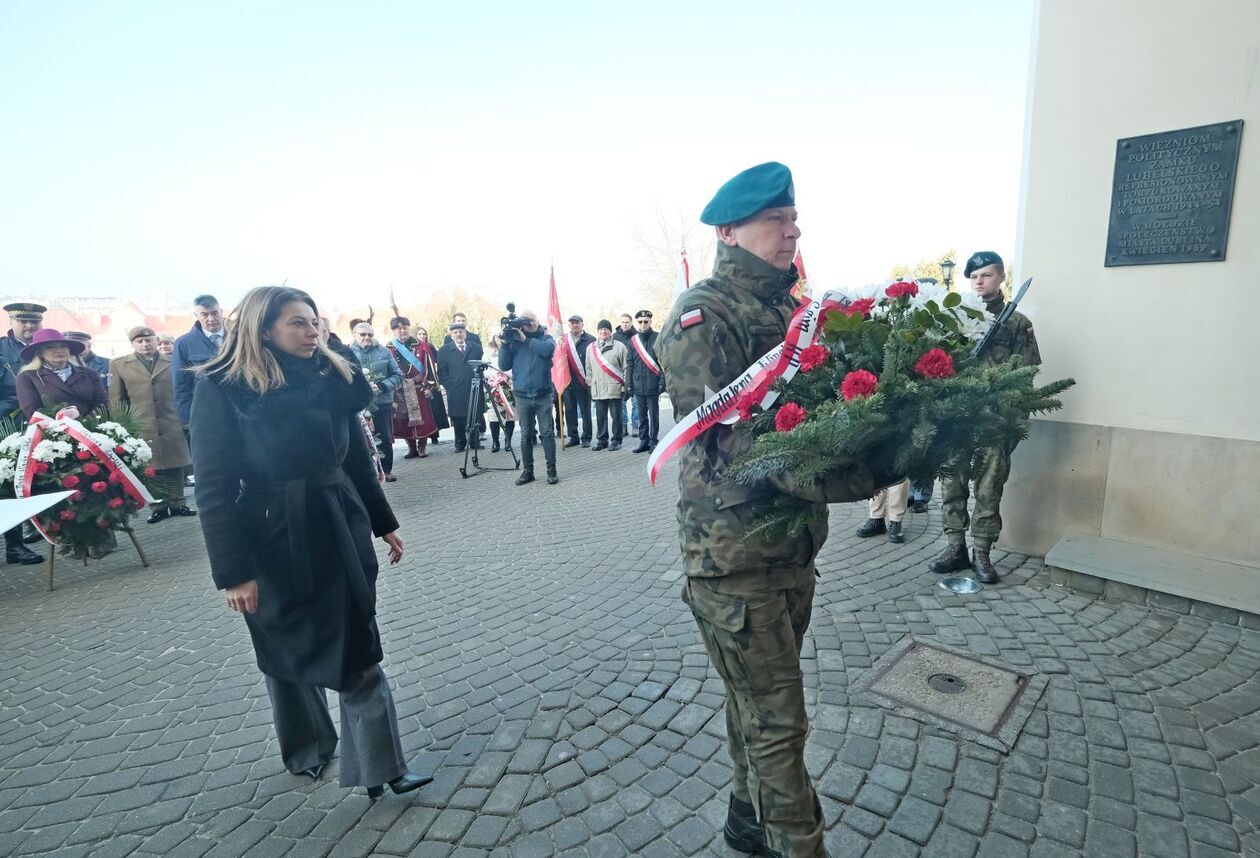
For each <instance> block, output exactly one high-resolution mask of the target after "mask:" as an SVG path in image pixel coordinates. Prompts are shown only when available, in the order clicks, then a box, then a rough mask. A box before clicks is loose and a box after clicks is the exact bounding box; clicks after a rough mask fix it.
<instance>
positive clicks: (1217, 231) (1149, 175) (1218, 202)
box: [1105, 119, 1243, 267]
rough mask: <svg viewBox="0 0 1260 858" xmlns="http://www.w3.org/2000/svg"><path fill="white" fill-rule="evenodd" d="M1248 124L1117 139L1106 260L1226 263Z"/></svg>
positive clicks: (1108, 262) (1117, 262)
mask: <svg viewBox="0 0 1260 858" xmlns="http://www.w3.org/2000/svg"><path fill="white" fill-rule="evenodd" d="M1242 126H1243V122H1242V120H1241V119H1236V120H1234V121H1233V122H1221V123H1218V124H1216V125H1203V126H1201V127H1199V128H1183V129H1182V130H1180V131H1165V132H1163V133H1160V134H1147V135H1146V136H1144V137H1130V138H1128V139H1126V140H1117V141H1116V168H1115V179H1114V181H1113V183H1112V186H1111V223H1110V226H1109V228H1108V230H1107V257H1106V262H1105V264H1106V265H1107V266H1108V267H1110V266H1113V265H1154V264H1157V263H1164V262H1220V261H1221V260H1222V259H1224V258H1225V244H1226V241H1227V240H1228V238H1229V212H1230V206H1231V204H1232V203H1233V199H1234V177H1235V175H1236V173H1237V166H1238V140H1239V138H1240V137H1242Z"/></svg>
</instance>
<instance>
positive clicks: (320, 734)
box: [190, 286, 431, 797]
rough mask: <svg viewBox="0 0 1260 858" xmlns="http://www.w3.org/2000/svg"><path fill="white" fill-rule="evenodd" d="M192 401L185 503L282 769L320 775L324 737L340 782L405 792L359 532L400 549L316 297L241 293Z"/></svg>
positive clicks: (419, 781) (412, 779)
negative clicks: (190, 482) (325, 338)
mask: <svg viewBox="0 0 1260 858" xmlns="http://www.w3.org/2000/svg"><path fill="white" fill-rule="evenodd" d="M234 315H235V316H236V320H235V323H234V324H233V325H232V326H230V327H229V329H228V330H229V333H228V338H227V342H226V344H225V346H224V348H223V350H222V351H221V352H220V353H219V355H218V356H217V357H216V358H215V359H213V360H212V361H210V362H209V363H207V364H206V365H205V366H204V367H203V368H202V369H201V370H200V371H199V373H200V377H199V378H198V380H197V384H196V388H195V393H194V396H193V408H192V420H191V422H190V430H191V433H192V454H193V464H194V467H195V469H196V473H197V506H198V509H199V510H200V512H201V528H202V532H203V533H204V534H205V539H206V548H207V551H208V552H209V555H210V571H211V574H212V575H213V576H214V581H215V584H216V585H217V586H218V588H219V589H221V590H225V591H226V595H227V602H228V605H229V606H230V607H231V608H232V609H233V610H235V611H240V612H242V613H243V614H244V615H245V622H246V625H247V626H248V627H249V633H250V637H251V638H252V639H253V642H254V652H255V654H256V656H257V659H258V666H259V668H260V669H261V670H262V672H263V673H264V674H265V675H266V679H267V692H268V694H269V696H270V698H271V708H272V714H273V716H274V718H275V724H276V733H277V736H278V738H279V741H280V753H281V756H282V757H283V759H284V763H285V766H286V767H287V768H288V769H289V771H291V772H293V773H294V774H306V775H309V776H310V777H312V778H314V779H316V780H318V779H319V777H320V774H321V773H322V772H323V769H324V766H326V765H327V764H328V762H329V760H330V759H331V758H332V753H333V749H334V748H335V747H336V744H337V734H336V732H335V730H334V729H333V725H332V720H331V718H330V717H329V714H328V705H327V702H326V701H325V697H324V689H326V688H332V689H335V690H336V691H337V692H338V693H339V695H340V699H341V725H342V736H341V740H342V751H341V773H340V779H341V784H342V786H365V787H367V788H368V794H369V795H371V796H373V797H375V796H378V795H380V794H381V793H382V792H383V789H382V785H384V784H389V786H390V787H391V788H392V789H393V791H394V792H399V793H401V792H407V791H410V790H413V789H418V788H419V787H421V786H423V785H424V784H426V783H428V782H429V781H430V780H431V778H428V777H422V776H420V775H416V774H413V773H411V772H408V771H407V766H406V762H405V760H404V759H403V755H402V746H401V743H400V742H399V738H398V724H397V717H396V715H395V712H394V701H393V698H392V696H391V695H390V690H389V683H388V680H387V679H386V678H385V674H384V672H383V671H382V670H381V668H380V661H381V657H382V654H381V641H380V634H379V632H378V631H377V627H376V574H377V568H378V567H377V562H376V552H375V550H374V547H373V544H372V535H373V534H375V535H376V536H379V537H380V538H381V539H383V540H384V541H385V543H386V545H388V547H389V558H390V562H391V563H397V562H398V561H399V560H400V559H401V558H402V554H403V546H402V542H401V541H400V540H399V538H398V536H397V533H396V531H397V529H398V522H397V520H396V519H395V518H394V514H393V512H392V511H391V510H390V508H389V503H388V501H386V499H385V494H384V492H383V491H382V489H381V486H380V483H378V482H377V480H376V471H375V468H374V466H373V463H372V458H371V452H370V450H369V449H368V446H367V440H366V438H365V437H364V434H363V430H362V428H361V424H360V422H359V412H360V411H361V410H362V409H363V408H365V407H367V406H368V405H369V404H370V403H371V401H372V391H371V388H370V387H369V386H368V383H367V380H366V379H365V378H364V377H363V375H362V373H361V372H359V370H358V368H357V367H355V366H353V365H352V364H350V363H349V362H347V361H346V360H345V359H344V358H343V357H341V356H340V355H338V354H335V353H333V352H332V351H329V350H328V348H327V347H326V346H324V345H322V344H321V342H320V336H319V328H318V315H317V313H316V310H315V302H314V301H313V300H312V299H311V297H310V296H309V295H307V294H306V293H305V292H302V291H300V290H297V289H289V288H285V287H280V286H268V287H263V288H259V289H253V290H251V291H250V292H249V294H248V295H246V296H245V299H244V300H243V301H242V302H241V305H240V306H239V307H238V308H237V309H236V311H235V313H234Z"/></svg>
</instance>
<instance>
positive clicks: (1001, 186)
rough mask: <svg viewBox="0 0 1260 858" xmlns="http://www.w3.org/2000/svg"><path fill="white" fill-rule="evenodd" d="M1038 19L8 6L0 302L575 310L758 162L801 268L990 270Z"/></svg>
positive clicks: (1024, 5) (844, 5)
mask: <svg viewBox="0 0 1260 858" xmlns="http://www.w3.org/2000/svg"><path fill="white" fill-rule="evenodd" d="M1031 5H1032V4H1031V0H971V2H966V3H960V4H942V3H939V2H934V0H884V2H880V3H875V2H856V0H853V1H852V2H837V0H825V2H799V3H792V2H783V3H768V2H762V3H757V4H752V3H733V2H727V3H708V2H691V3H688V2H660V3H658V2H638V3H634V4H628V3H627V4H617V5H616V6H613V5H611V4H602V3H591V2H580V3H579V2H574V3H549V2H541V0H540V2H536V3H520V2H516V3H508V2H483V3H477V4H453V3H452V4H440V5H439V4H436V3H422V2H397V3H391V2H372V3H352V2H341V3H331V2H327V3H319V2H310V0H302V2H237V3H232V2H209V0H206V2H200V3H198V2H192V0H187V2H178V3H170V2H150V3H145V2H122V3H100V2H82V3H69V2H56V0H11V1H10V2H6V3H4V4H2V5H0V108H2V109H0V193H2V194H3V199H4V203H3V205H2V206H0V293H7V294H14V293H23V292H27V293H30V294H66V295H71V294H73V295H127V296H132V297H137V298H156V299H162V298H168V299H170V300H172V301H181V302H182V301H186V300H188V299H190V298H191V297H192V296H193V295H195V294H197V293H199V292H203V291H209V292H214V293H216V294H218V295H219V296H220V298H221V299H222V300H223V301H224V302H225V303H231V302H233V301H234V300H235V299H236V298H238V297H239V296H240V295H241V294H242V293H243V292H244V291H245V290H246V289H248V288H249V287H251V286H255V285H261V284H265V283H271V282H279V281H281V280H284V279H285V278H287V279H288V280H289V282H290V283H291V284H294V285H298V286H301V287H302V288H305V289H307V290H309V291H311V292H312V293H313V294H315V296H316V298H317V299H319V300H320V301H321V302H322V303H328V304H341V303H344V304H355V303H361V302H362V301H364V300H365V297H366V299H367V300H372V301H373V302H374V303H375V302H378V301H379V302H382V303H383V299H384V295H385V293H386V291H387V289H388V288H389V286H390V285H391V284H392V285H393V286H394V287H395V288H396V289H397V291H398V294H399V297H400V300H403V301H407V300H409V297H408V296H411V295H415V296H417V297H420V296H422V295H423V294H424V293H425V292H426V291H429V290H432V289H434V288H442V287H447V288H449V287H452V286H461V287H465V288H471V289H474V290H477V291H479V292H484V293H485V294H487V295H488V296H490V297H492V298H494V299H496V300H499V299H505V298H515V299H516V300H517V301H518V303H522V304H526V305H536V306H539V307H541V306H543V305H544V303H545V294H546V287H547V269H548V265H549V264H550V263H551V262H552V260H553V259H554V262H555V266H556V277H557V283H558V286H559V290H560V295H561V299H562V304H563V305H564V306H563V309H564V310H565V311H566V312H569V308H570V307H573V308H574V310H576V311H580V310H581V309H582V308H583V305H584V304H585V303H587V302H594V301H596V300H597V296H606V295H607V294H609V293H610V292H613V293H625V294H626V295H627V297H629V296H631V295H633V294H635V290H637V289H638V288H639V287H640V286H641V284H642V280H643V275H642V274H641V271H642V268H643V265H644V253H643V249H642V247H641V245H640V243H639V240H638V239H637V238H636V234H642V233H646V234H650V235H651V234H655V227H654V224H656V222H657V221H658V219H659V218H660V217H662V216H663V217H664V218H666V219H667V220H669V221H671V222H675V223H682V222H686V221H691V222H694V221H695V219H696V217H697V216H698V214H699V211H700V210H701V208H703V206H704V204H705V203H706V202H707V201H708V199H709V197H710V196H711V195H712V193H713V192H714V191H715V190H716V188H717V187H718V185H720V184H721V183H722V182H723V181H724V180H725V179H727V178H728V177H729V176H731V175H733V174H734V173H735V172H737V171H739V170H741V169H743V168H745V167H748V166H751V165H753V164H756V163H759V162H761V161H766V160H779V161H783V162H784V163H786V164H787V165H788V166H790V167H791V168H792V170H793V173H794V175H795V179H796V191H797V205H798V208H799V211H800V224H801V227H802V229H803V232H804V235H803V237H802V240H801V248H802V252H803V254H804V258H805V261H806V264H807V267H808V270H809V274H810V277H811V281H813V282H814V283H815V284H818V285H823V286H827V287H841V288H842V287H843V286H844V285H845V284H848V283H862V282H867V281H870V280H873V279H878V278H882V277H884V276H885V275H887V273H888V269H889V268H890V267H891V266H892V265H894V264H897V263H900V262H913V261H915V260H917V259H919V258H925V257H931V256H934V255H935V254H937V253H939V252H940V251H941V250H943V249H945V248H949V247H954V248H957V249H958V251H959V253H960V254H966V253H968V252H970V251H972V250H976V249H980V248H992V249H996V250H998V251H999V252H1000V253H1003V254H1004V255H1006V254H1009V253H1010V252H1011V251H1012V248H1013V243H1014V236H1015V217H1016V208H1017V202H1018V199H1017V198H1018V188H1019V170H1020V160H1021V147H1022V138H1023V123H1024V106H1025V105H1024V100H1025V91H1026V83H1027V74H1028V52H1029V44H1030V41H1029V40H1030V26H1031V14H1032V9H1031ZM702 240H703V241H704V242H706V243H708V242H711V241H712V239H711V234H710V233H707V232H706V233H704V234H703V239H702ZM703 273H704V272H693V279H695V277H696V276H697V275H699V274H703ZM600 303H603V301H600Z"/></svg>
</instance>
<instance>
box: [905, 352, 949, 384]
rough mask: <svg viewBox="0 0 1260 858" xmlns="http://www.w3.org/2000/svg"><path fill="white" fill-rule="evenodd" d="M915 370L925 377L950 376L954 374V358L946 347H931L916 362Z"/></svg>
mask: <svg viewBox="0 0 1260 858" xmlns="http://www.w3.org/2000/svg"><path fill="white" fill-rule="evenodd" d="M914 371H915V372H917V373H918V374H919V375H921V376H923V377H924V378H949V377H950V376H951V375H953V374H954V359H953V358H952V357H950V356H949V353H948V352H946V351H945V350H944V349H940V348H936V349H931V350H929V351H927V352H926V353H924V355H923V357H921V358H919V360H918V361H917V362H916V363H915V365H914Z"/></svg>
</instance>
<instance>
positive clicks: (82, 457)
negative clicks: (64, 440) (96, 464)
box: [74, 450, 92, 462]
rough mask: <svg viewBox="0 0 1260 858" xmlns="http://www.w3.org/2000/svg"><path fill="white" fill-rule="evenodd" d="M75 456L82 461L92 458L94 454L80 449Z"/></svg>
mask: <svg viewBox="0 0 1260 858" xmlns="http://www.w3.org/2000/svg"><path fill="white" fill-rule="evenodd" d="M74 456H75V458H76V459H78V460H79V461H80V462H86V461H87V460H88V459H90V458H92V454H91V453H89V452H88V451H87V450H80V451H79V452H77V453H75V454H74Z"/></svg>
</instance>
